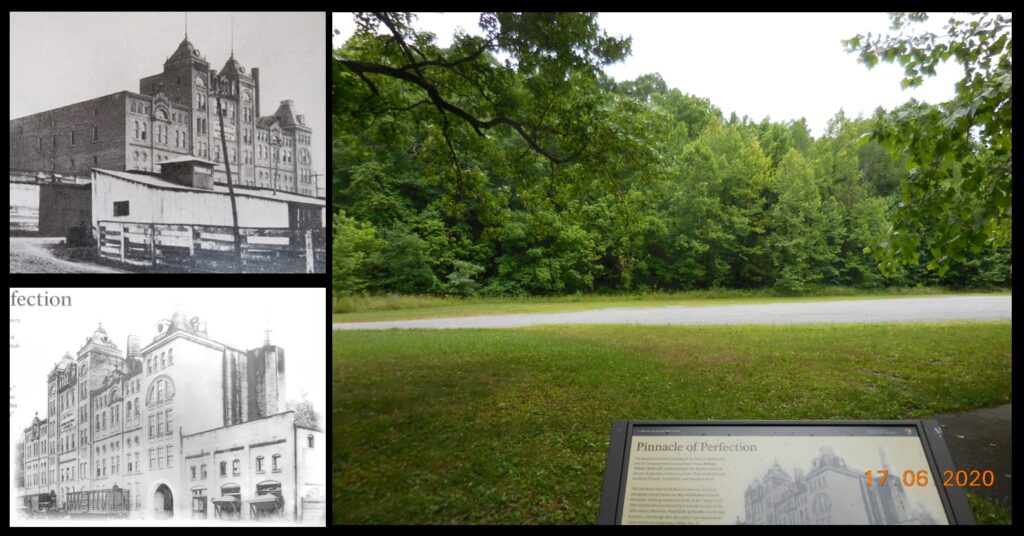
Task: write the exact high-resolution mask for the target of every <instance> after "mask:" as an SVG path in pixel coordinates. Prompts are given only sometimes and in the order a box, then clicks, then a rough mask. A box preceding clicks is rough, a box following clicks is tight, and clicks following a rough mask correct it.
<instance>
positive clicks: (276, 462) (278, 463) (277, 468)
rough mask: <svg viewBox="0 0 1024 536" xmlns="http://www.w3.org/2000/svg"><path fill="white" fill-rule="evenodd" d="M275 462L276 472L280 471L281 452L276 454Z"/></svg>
mask: <svg viewBox="0 0 1024 536" xmlns="http://www.w3.org/2000/svg"><path fill="white" fill-rule="evenodd" d="M273 462H274V472H275V473H277V472H280V471H281V455H280V454H275V455H274V459H273Z"/></svg>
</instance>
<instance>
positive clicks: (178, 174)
mask: <svg viewBox="0 0 1024 536" xmlns="http://www.w3.org/2000/svg"><path fill="white" fill-rule="evenodd" d="M10 31H11V41H10V47H11V54H10V80H11V86H10V137H9V141H10V166H9V167H10V249H11V256H10V272H11V273H123V272H157V273H200V272H207V273H210V272H212V273H325V271H326V243H327V239H326V217H325V216H326V188H325V184H326V181H325V173H326V169H327V166H326V158H325V153H326V151H325V143H326V133H327V126H326V97H325V91H326V72H325V67H324V65H325V62H326V51H325V44H324V43H325V36H326V35H327V34H326V33H325V32H326V17H325V15H324V14H323V13H316V12H311V13H242V12H238V13H219V12H196V13H185V12H173V13H155V12H147V13H124V12H104V13H86V12H79V13H12V14H11V16H10ZM218 110H219V113H218Z"/></svg>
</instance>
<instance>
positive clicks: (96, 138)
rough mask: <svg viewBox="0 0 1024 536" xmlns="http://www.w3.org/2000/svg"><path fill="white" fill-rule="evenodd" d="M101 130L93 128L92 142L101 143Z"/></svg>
mask: <svg viewBox="0 0 1024 536" xmlns="http://www.w3.org/2000/svg"><path fill="white" fill-rule="evenodd" d="M99 139H100V130H99V129H98V128H96V127H92V141H99Z"/></svg>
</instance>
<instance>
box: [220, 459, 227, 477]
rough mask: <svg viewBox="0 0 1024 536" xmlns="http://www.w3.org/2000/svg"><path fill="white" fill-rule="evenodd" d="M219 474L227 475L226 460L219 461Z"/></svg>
mask: <svg viewBox="0 0 1024 536" xmlns="http://www.w3.org/2000/svg"><path fill="white" fill-rule="evenodd" d="M220 476H228V462H220Z"/></svg>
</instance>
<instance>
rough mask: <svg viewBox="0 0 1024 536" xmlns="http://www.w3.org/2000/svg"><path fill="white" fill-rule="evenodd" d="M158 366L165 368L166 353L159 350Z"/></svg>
mask: <svg viewBox="0 0 1024 536" xmlns="http://www.w3.org/2000/svg"><path fill="white" fill-rule="evenodd" d="M160 368H161V369H164V368H167V354H166V353H165V352H160Z"/></svg>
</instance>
